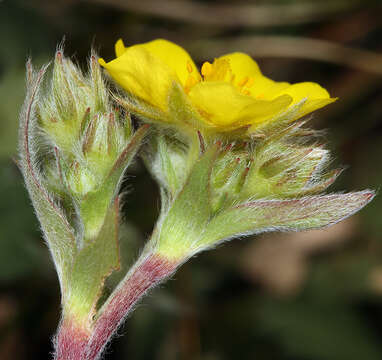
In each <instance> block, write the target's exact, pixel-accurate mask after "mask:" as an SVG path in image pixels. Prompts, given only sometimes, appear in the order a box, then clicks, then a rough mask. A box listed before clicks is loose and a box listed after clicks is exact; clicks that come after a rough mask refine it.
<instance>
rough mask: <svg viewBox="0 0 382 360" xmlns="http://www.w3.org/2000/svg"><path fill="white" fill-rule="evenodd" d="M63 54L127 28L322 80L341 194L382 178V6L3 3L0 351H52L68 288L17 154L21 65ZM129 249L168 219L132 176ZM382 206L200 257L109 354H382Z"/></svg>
mask: <svg viewBox="0 0 382 360" xmlns="http://www.w3.org/2000/svg"><path fill="white" fill-rule="evenodd" d="M64 37H65V39H66V40H65V51H66V54H67V55H69V56H73V57H74V58H75V59H76V60H77V61H78V62H79V63H80V64H81V65H82V66H84V68H85V67H86V57H87V56H88V54H89V52H90V48H91V46H94V47H95V48H96V49H97V51H98V52H99V53H100V54H101V55H102V56H103V57H105V58H106V59H111V58H112V57H113V46H114V42H115V41H116V40H117V39H118V38H119V37H122V38H123V39H124V40H125V43H126V44H127V45H128V44H134V43H139V42H144V41H148V40H151V39H154V38H158V37H165V38H167V39H170V40H173V41H175V42H178V43H179V44H181V45H183V46H185V47H186V48H187V49H188V50H189V51H190V53H191V54H192V56H193V57H194V58H195V59H196V61H197V62H198V63H199V65H200V63H201V62H203V61H205V60H209V59H213V58H214V57H215V56H219V55H221V54H224V53H227V52H231V51H234V50H241V51H245V52H247V53H249V54H251V55H252V56H253V57H254V58H256V59H257V60H258V62H259V64H260V66H261V68H262V70H263V72H264V73H265V74H266V75H267V76H269V77H271V78H273V79H276V80H279V81H281V80H286V81H290V82H298V81H316V82H319V83H320V84H321V85H323V86H324V87H326V88H327V89H328V90H329V91H330V93H331V94H332V95H333V96H338V97H339V98H340V100H339V101H338V102H336V103H335V104H333V105H331V106H329V107H328V108H327V109H323V110H321V111H319V112H318V113H317V114H316V115H315V117H314V120H313V121H312V124H311V125H312V126H313V127H314V128H316V129H328V134H327V136H326V140H327V141H328V142H329V143H330V145H329V147H330V149H331V150H333V153H334V154H335V159H334V161H333V162H334V164H333V165H339V164H346V165H348V166H349V167H348V169H347V171H346V172H345V173H344V174H343V175H342V176H341V177H340V179H339V180H338V181H337V183H336V184H335V185H334V186H333V187H332V188H331V189H330V190H331V191H346V190H347V191H350V190H361V189H364V188H373V189H378V188H379V187H380V182H381V179H382V165H381V159H382V146H381V140H382V137H381V132H382V122H381V120H382V106H381V102H382V41H381V38H382V4H381V2H380V1H366V0H363V1H357V0H355V1H352V0H278V1H276V0H275V1H265V0H264V1H244V0H240V1H231V2H229V1H225V2H221V1H199V2H196V1H191V0H179V1H176V0H172V1H170V0H162V1H160V0H130V1H129V0H110V1H108V0H93V1H91V0H88V1H79V0H77V1H76V0H66V1H65V0H56V1H52V0H24V1H23V0H2V1H1V0H0V214H1V216H0V229H1V230H0V359H2V360H8V359H12V360H19V359H48V358H49V357H50V353H51V352H52V347H51V340H50V339H51V336H52V334H53V333H54V331H55V328H56V325H57V322H58V320H59V302H60V300H59V289H58V284H57V279H56V275H55V272H54V269H53V266H52V263H51V261H50V258H49V253H48V250H47V248H46V247H45V245H44V244H43V242H42V239H41V235H40V232H39V225H38V223H37V221H36V219H35V216H34V214H33V209H32V207H31V206H30V201H29V199H28V196H27V194H26V191H25V189H24V186H23V183H22V179H21V176H20V174H19V172H18V170H17V168H16V166H15V164H14V163H13V161H12V157H13V156H15V154H16V136H17V123H18V119H17V118H18V111H19V108H20V105H21V103H22V101H23V96H24V63H25V60H26V58H27V57H28V56H32V58H33V60H34V62H35V63H36V64H42V63H44V62H47V61H49V60H50V59H51V58H52V56H53V54H54V51H55V48H56V46H57V44H58V43H59V42H61V41H62V40H63V38H64ZM129 174H130V176H129V177H128V179H127V181H126V188H127V189H129V190H131V192H130V195H128V196H127V198H126V199H127V201H126V204H125V206H124V215H125V217H126V219H128V225H126V226H125V227H124V228H123V231H122V233H123V239H127V238H128V240H129V242H128V243H126V242H124V241H123V239H122V248H123V253H124V254H125V255H126V258H130V259H131V258H134V257H135V256H136V254H137V253H138V250H137V249H138V248H139V247H141V246H142V244H143V243H144V240H143V239H144V238H145V237H146V236H148V234H150V232H151V229H152V226H153V224H154V221H155V219H156V216H157V209H158V207H159V199H158V192H157V188H156V185H155V184H154V183H153V181H152V180H151V179H150V177H149V175H148V174H147V172H146V171H145V169H144V168H143V166H142V165H141V164H140V162H137V163H136V164H135V166H134V167H132V168H131V170H130V171H129ZM381 211H382V201H381V199H380V197H379V196H377V198H376V199H375V200H374V201H373V203H371V204H370V205H369V206H368V207H367V208H366V209H364V210H362V211H361V212H360V213H359V214H357V215H355V216H353V217H351V218H350V219H348V220H346V221H344V222H343V223H341V224H338V225H336V226H333V227H332V228H329V229H326V230H323V231H314V232H309V233H300V234H268V235H266V236H257V237H256V238H255V239H245V240H241V241H239V240H236V241H233V242H230V243H228V244H226V245H224V246H222V247H219V248H218V249H216V250H214V251H211V252H208V253H204V254H201V255H200V256H198V258H195V259H192V260H191V261H190V262H189V263H188V264H186V265H185V266H183V268H182V269H181V270H180V271H179V272H178V273H177V274H176V275H175V277H174V280H175V281H170V282H169V283H167V284H166V285H163V286H162V287H161V288H160V289H157V290H155V291H154V292H153V293H152V294H151V295H150V296H149V297H148V298H146V299H145V300H144V302H143V303H142V304H141V305H140V306H139V307H138V308H137V310H136V311H135V313H134V314H133V315H132V316H131V317H130V318H129V319H128V320H127V323H126V326H125V328H124V329H123V330H121V331H120V334H122V333H123V334H124V335H123V337H119V338H117V339H115V340H114V342H113V343H112V345H111V346H110V348H109V351H108V356H107V359H110V360H112V359H131V360H143V359H150V360H153V359H157V360H172V359H174V360H175V359H180V360H225V359H243V360H246V359H257V360H292V359H293V360H374V359H382V341H381V340H382V238H381V230H382V221H381Z"/></svg>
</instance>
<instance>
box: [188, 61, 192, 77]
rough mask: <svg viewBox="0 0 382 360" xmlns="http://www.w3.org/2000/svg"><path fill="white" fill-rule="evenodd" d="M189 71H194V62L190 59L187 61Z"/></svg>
mask: <svg viewBox="0 0 382 360" xmlns="http://www.w3.org/2000/svg"><path fill="white" fill-rule="evenodd" d="M187 71H188V73H189V74H191V73H192V71H193V68H192V64H191V61H190V60H188V61H187Z"/></svg>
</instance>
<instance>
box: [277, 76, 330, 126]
mask: <svg viewBox="0 0 382 360" xmlns="http://www.w3.org/2000/svg"><path fill="white" fill-rule="evenodd" d="M284 94H287V95H290V96H291V97H292V98H293V102H292V104H291V105H294V104H296V103H298V102H300V101H301V100H303V99H307V100H306V102H305V103H304V105H302V107H301V108H300V109H299V112H298V114H297V115H296V117H295V119H298V118H300V117H302V116H304V115H306V114H309V113H311V112H312V111H314V110H317V109H319V108H322V107H324V106H326V105H328V104H331V103H332V102H334V101H336V100H337V99H336V98H331V97H330V95H329V93H328V92H327V90H325V89H324V88H323V87H322V86H320V85H318V84H316V83H312V82H303V83H297V84H293V85H291V86H289V87H288V88H286V89H284V90H282V91H281V92H279V93H278V94H276V96H280V95H284ZM295 119H294V120H295Z"/></svg>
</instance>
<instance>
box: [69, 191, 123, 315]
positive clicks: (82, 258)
mask: <svg viewBox="0 0 382 360" xmlns="http://www.w3.org/2000/svg"><path fill="white" fill-rule="evenodd" d="M118 214H119V200H118V198H117V199H116V200H115V202H114V204H112V205H111V206H110V208H109V210H108V213H107V216H106V217H105V221H104V223H103V226H102V228H101V231H100V232H99V234H98V236H97V238H96V239H94V241H93V242H92V243H90V244H87V245H86V246H85V247H84V248H83V249H81V250H80V251H79V253H78V254H77V257H76V259H75V262H74V265H73V269H72V276H71V278H70V295H71V297H70V300H69V302H68V304H66V305H67V306H68V308H70V311H71V312H74V313H75V314H76V316H84V317H87V316H90V317H91V316H92V315H93V314H94V311H95V306H96V304H97V301H98V298H99V297H100V296H101V292H102V288H103V285H104V282H105V279H106V278H107V277H108V276H109V275H110V274H111V273H112V271H113V270H118V269H119V245H118V222H119V215H118Z"/></svg>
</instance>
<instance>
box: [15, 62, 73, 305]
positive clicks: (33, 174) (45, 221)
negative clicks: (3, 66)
mask: <svg viewBox="0 0 382 360" xmlns="http://www.w3.org/2000/svg"><path fill="white" fill-rule="evenodd" d="M47 68H48V66H44V67H43V68H41V70H40V71H38V72H34V71H33V68H32V65H31V63H30V62H28V63H27V93H26V98H25V102H24V105H23V108H22V110H21V113H20V128H19V156H20V160H19V162H18V163H19V166H20V169H21V172H22V174H23V176H24V180H25V184H26V187H27V190H28V192H29V195H30V197H31V200H32V204H33V207H34V209H35V212H36V215H37V218H38V219H39V221H40V224H41V229H42V231H43V234H44V238H45V241H46V243H47V245H48V247H49V250H50V252H51V254H52V258H53V261H54V264H55V267H56V269H57V274H58V278H59V281H60V285H61V291H62V294H63V300H62V301H63V302H65V297H66V289H67V287H68V278H69V274H70V271H71V267H72V265H73V259H74V257H75V255H76V251H77V249H76V239H75V232H74V229H73V228H72V227H71V225H70V224H69V222H68V220H67V218H66V215H65V213H64V211H63V210H62V209H61V208H60V206H59V204H58V203H57V202H56V200H55V199H54V198H53V196H52V195H51V194H50V193H49V192H48V190H47V188H46V186H45V184H44V181H43V177H42V175H41V173H40V170H39V166H38V159H37V156H36V155H37V152H38V140H37V119H36V103H37V100H38V96H39V92H40V88H41V82H42V80H43V77H44V74H45V72H46V70H47Z"/></svg>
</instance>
